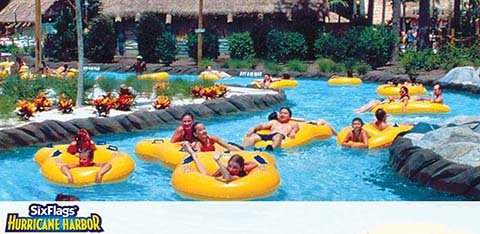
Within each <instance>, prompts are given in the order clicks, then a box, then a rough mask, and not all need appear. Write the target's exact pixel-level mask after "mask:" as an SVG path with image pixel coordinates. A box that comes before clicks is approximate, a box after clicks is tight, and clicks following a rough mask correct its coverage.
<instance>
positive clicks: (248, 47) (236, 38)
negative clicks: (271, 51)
mask: <svg viewBox="0 0 480 234" xmlns="http://www.w3.org/2000/svg"><path fill="white" fill-rule="evenodd" d="M228 46H229V50H230V58H232V59H251V58H253V57H255V50H254V48H253V39H252V37H251V36H250V34H249V33H248V32H242V33H234V34H232V35H231V36H230V37H229V38H228Z"/></svg>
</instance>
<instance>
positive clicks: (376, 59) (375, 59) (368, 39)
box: [353, 27, 399, 68]
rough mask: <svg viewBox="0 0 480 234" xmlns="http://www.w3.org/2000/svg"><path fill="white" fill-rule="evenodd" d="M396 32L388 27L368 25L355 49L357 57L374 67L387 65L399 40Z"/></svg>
mask: <svg viewBox="0 0 480 234" xmlns="http://www.w3.org/2000/svg"><path fill="white" fill-rule="evenodd" d="M398 40H399V39H398V36H397V35H396V33H395V32H394V31H393V30H392V29H390V28H387V27H366V28H365V29H364V30H363V31H362V32H361V33H360V36H359V37H358V40H357V41H356V43H355V48H354V49H353V51H355V52H356V54H357V56H355V57H357V58H361V60H363V61H365V62H366V63H368V64H369V65H370V66H372V67H373V68H377V67H380V66H383V65H385V64H386V63H387V62H388V61H389V60H390V59H391V58H392V54H393V50H394V49H395V44H396V42H397V41H398Z"/></svg>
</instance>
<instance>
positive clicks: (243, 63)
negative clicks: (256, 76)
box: [227, 59, 256, 69]
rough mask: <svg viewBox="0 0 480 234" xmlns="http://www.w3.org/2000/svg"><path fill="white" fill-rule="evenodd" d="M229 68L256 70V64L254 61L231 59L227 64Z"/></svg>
mask: <svg viewBox="0 0 480 234" xmlns="http://www.w3.org/2000/svg"><path fill="white" fill-rule="evenodd" d="M227 64H228V68H248V69H254V68H255V66H256V62H255V60H254V59H231V60H230V61H228V62H227Z"/></svg>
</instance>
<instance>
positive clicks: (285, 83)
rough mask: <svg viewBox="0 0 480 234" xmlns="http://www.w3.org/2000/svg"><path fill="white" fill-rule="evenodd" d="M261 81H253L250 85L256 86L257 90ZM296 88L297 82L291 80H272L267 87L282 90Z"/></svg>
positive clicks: (260, 85) (260, 86)
mask: <svg viewBox="0 0 480 234" xmlns="http://www.w3.org/2000/svg"><path fill="white" fill-rule="evenodd" d="M262 83H263V80H254V81H253V82H252V83H250V84H252V85H256V86H257V88H262ZM297 86H298V81H296V80H294V79H293V78H292V79H274V80H273V82H272V83H270V85H269V86H268V88H271V89H283V88H295V87H297Z"/></svg>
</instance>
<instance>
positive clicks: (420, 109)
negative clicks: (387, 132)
mask: <svg viewBox="0 0 480 234" xmlns="http://www.w3.org/2000/svg"><path fill="white" fill-rule="evenodd" d="M402 106H403V103H402V102H391V103H384V104H381V105H378V106H376V107H375V108H373V109H372V110H371V112H375V111H377V109H378V108H383V109H384V110H385V112H387V113H388V114H417V113H446V112H449V111H450V107H448V106H446V105H444V104H440V103H432V102H429V101H408V103H407V106H406V108H405V112H403V111H402Z"/></svg>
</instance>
